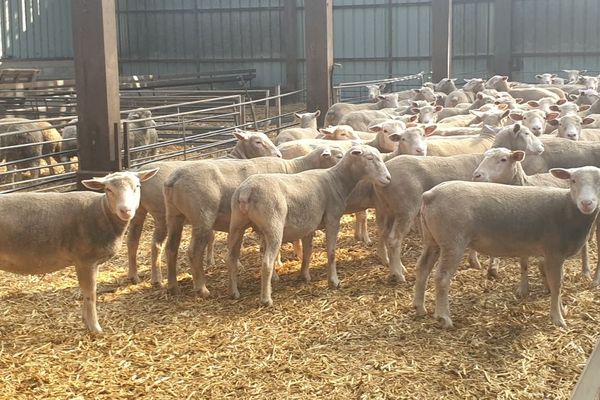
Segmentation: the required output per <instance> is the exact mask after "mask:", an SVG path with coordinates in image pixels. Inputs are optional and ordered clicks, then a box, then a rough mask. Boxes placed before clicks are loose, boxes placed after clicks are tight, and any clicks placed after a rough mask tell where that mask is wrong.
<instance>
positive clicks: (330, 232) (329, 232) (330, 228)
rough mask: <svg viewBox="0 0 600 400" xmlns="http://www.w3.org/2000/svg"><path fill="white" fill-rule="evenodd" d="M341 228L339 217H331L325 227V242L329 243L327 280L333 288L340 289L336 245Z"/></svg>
mask: <svg viewBox="0 0 600 400" xmlns="http://www.w3.org/2000/svg"><path fill="white" fill-rule="evenodd" d="M339 230H340V220H339V218H337V219H335V218H330V221H329V222H328V223H327V224H326V227H325V242H326V243H327V280H328V281H329V287H330V288H332V289H338V288H339V287H340V285H341V283H340V280H339V278H338V274H337V267H336V263H335V246H336V241H337V237H338V232H339Z"/></svg>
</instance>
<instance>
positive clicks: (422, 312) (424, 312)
mask: <svg viewBox="0 0 600 400" xmlns="http://www.w3.org/2000/svg"><path fill="white" fill-rule="evenodd" d="M413 307H414V308H415V312H416V313H417V316H418V317H422V316H424V315H427V309H426V308H425V306H424V305H416V304H413Z"/></svg>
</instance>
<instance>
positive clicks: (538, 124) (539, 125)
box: [509, 109, 559, 136]
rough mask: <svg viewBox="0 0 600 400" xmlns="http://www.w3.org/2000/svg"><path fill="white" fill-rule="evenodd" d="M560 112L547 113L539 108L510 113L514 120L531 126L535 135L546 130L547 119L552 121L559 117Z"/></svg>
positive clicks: (528, 126) (530, 128)
mask: <svg viewBox="0 0 600 400" xmlns="http://www.w3.org/2000/svg"><path fill="white" fill-rule="evenodd" d="M558 116H559V113H557V112H549V113H546V112H544V111H542V110H539V109H533V110H527V111H513V112H511V113H510V114H509V118H510V119H512V120H513V121H521V123H522V124H523V125H524V126H526V127H527V128H529V130H531V132H532V133H533V134H534V135H535V136H540V135H542V134H543V133H544V132H546V121H551V120H553V119H556V118H558Z"/></svg>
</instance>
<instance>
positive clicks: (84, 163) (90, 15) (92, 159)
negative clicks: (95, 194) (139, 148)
mask: <svg viewBox="0 0 600 400" xmlns="http://www.w3.org/2000/svg"><path fill="white" fill-rule="evenodd" d="M71 4H72V15H73V50H74V56H75V57H74V58H75V78H76V91H77V115H78V122H77V133H78V136H79V167H80V170H79V173H78V178H79V179H85V178H87V177H89V176H97V175H98V174H99V173H100V174H103V173H108V172H112V171H119V170H121V157H119V154H118V153H115V148H120V141H119V135H116V137H114V136H112V135H111V133H112V129H113V127H114V124H115V123H117V124H118V122H119V76H118V63H117V37H116V36H117V27H116V13H115V0H78V1H73V2H72V3H71ZM115 140H116V141H117V143H115Z"/></svg>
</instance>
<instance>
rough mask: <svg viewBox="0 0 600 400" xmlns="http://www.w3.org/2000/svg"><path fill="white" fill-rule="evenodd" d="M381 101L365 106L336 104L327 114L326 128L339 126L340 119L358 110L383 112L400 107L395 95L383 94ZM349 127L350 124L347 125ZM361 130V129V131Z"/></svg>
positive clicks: (379, 97)
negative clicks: (382, 110)
mask: <svg viewBox="0 0 600 400" xmlns="http://www.w3.org/2000/svg"><path fill="white" fill-rule="evenodd" d="M378 99H379V101H378V102H377V103H365V104H350V103H336V104H334V105H332V106H331V107H329V110H327V113H326V114H325V126H330V125H339V124H340V119H341V118H342V117H343V116H344V115H346V114H347V113H349V112H350V111H357V110H381V109H382V108H396V107H398V95H397V94H395V93H388V94H382V95H379V96H378ZM346 125H348V124H346ZM359 130H361V129H359Z"/></svg>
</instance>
